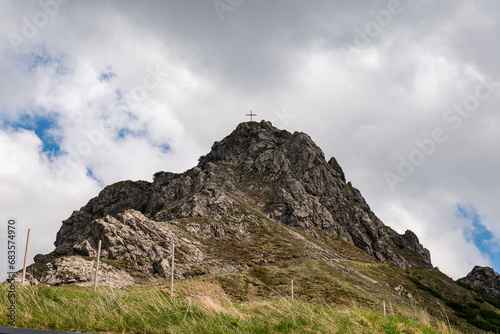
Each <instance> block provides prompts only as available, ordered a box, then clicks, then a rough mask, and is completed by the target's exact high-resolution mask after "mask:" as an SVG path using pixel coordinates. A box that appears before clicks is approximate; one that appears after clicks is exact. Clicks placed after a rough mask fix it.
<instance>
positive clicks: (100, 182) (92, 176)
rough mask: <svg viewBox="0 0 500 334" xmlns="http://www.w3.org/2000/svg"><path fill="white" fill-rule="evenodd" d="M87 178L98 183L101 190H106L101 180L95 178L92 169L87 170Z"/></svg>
mask: <svg viewBox="0 0 500 334" xmlns="http://www.w3.org/2000/svg"><path fill="white" fill-rule="evenodd" d="M87 176H88V177H90V178H91V179H93V180H94V181H96V182H97V183H98V184H99V186H101V188H104V183H103V182H102V180H101V179H99V178H98V177H96V176H95V174H94V171H93V170H92V169H91V168H87Z"/></svg>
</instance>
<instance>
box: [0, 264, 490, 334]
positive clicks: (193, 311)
mask: <svg viewBox="0 0 500 334" xmlns="http://www.w3.org/2000/svg"><path fill="white" fill-rule="evenodd" d="M291 279H293V280H294V292H295V301H294V302H291V301H290V280H291ZM397 285H403V286H404V288H405V289H406V290H407V292H409V293H411V294H412V295H413V296H414V297H415V298H416V299H417V300H418V302H419V303H418V304H417V305H414V304H412V303H411V302H410V300H409V299H408V298H407V297H406V296H405V295H402V296H400V295H399V294H398V293H397V292H396V291H395V290H394V287H395V286H397ZM0 290H1V291H0V305H2V306H1V309H0V324H1V325H3V326H6V325H7V309H6V306H7V287H6V286H5V285H2V286H1V287H0ZM168 293H169V286H168V284H165V285H160V286H155V287H140V288H130V289H114V290H113V289H109V288H100V289H99V292H98V293H97V294H92V291H91V288H80V287H76V286H63V287H44V286H38V287H24V288H20V287H18V306H17V316H18V319H17V325H18V326H19V327H30V328H45V329H56V330H72V331H86V332H112V333H121V332H122V331H123V330H124V329H125V333H134V332H139V333H142V332H146V333H164V332H165V331H167V332H171V333H184V332H204V333H223V332H240V333H248V332H251V333H254V332H257V333H277V332H284V333H304V332H305V333H307V332H314V333H317V332H322V333H330V332H334V333H337V332H338V333H363V332H366V333H369V332H372V333H442V332H446V330H451V329H452V328H456V329H459V330H461V331H462V332H467V333H473V332H480V331H479V330H478V329H477V328H474V327H472V326H471V325H470V324H468V323H467V321H469V322H470V323H472V324H475V325H478V324H479V327H481V325H482V326H483V327H482V328H484V329H490V330H492V331H493V332H495V331H498V328H494V327H492V328H486V326H495V324H496V323H497V321H499V320H500V315H499V313H498V312H499V310H498V309H496V308H495V307H493V306H492V305H491V304H490V303H488V302H486V301H485V300H484V299H481V298H478V297H477V296H475V295H474V294H473V293H472V292H470V291H469V290H467V289H465V288H463V287H461V286H459V285H457V284H455V282H453V281H452V280H451V279H450V278H448V277H447V276H446V275H444V274H442V273H440V272H439V271H434V270H411V271H405V270H402V269H399V268H395V267H392V266H390V265H388V264H379V263H367V262H359V261H333V260H332V261H313V260H308V261H300V262H295V263H292V264H290V263H283V264H281V265H279V264H277V265H275V266H254V267H252V268H250V269H249V270H246V271H241V272H238V273H235V274H231V275H224V276H215V275H209V276H201V277H197V278H194V279H186V280H183V281H180V282H176V283H175V297H176V298H174V299H170V298H169V297H168ZM382 301H385V302H386V305H387V313H388V316H387V317H384V316H383V315H381V313H382ZM497 306H499V305H497ZM450 332H456V333H458V331H456V330H455V329H453V330H451V331H450Z"/></svg>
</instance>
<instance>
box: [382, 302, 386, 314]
mask: <svg viewBox="0 0 500 334" xmlns="http://www.w3.org/2000/svg"><path fill="white" fill-rule="evenodd" d="M383 304H384V317H385V316H386V313H385V300H384V301H383Z"/></svg>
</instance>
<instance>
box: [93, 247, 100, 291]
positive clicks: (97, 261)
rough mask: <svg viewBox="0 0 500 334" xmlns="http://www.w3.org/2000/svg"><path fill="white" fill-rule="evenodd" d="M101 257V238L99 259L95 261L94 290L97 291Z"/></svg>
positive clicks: (98, 250)
mask: <svg viewBox="0 0 500 334" xmlns="http://www.w3.org/2000/svg"><path fill="white" fill-rule="evenodd" d="M100 258H101V240H99V243H98V245H97V260H96V262H95V276H94V292H96V288H97V274H98V273H99V260H100Z"/></svg>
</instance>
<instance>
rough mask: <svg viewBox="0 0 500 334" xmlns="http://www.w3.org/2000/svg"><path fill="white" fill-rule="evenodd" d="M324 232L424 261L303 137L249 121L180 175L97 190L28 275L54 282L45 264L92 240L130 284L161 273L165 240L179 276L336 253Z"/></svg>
mask: <svg viewBox="0 0 500 334" xmlns="http://www.w3.org/2000/svg"><path fill="white" fill-rule="evenodd" d="M297 231H303V232H305V233H306V234H305V235H302V234H300V233H297ZM306 236H307V237H306ZM324 237H328V238H341V239H343V240H345V241H347V242H348V243H351V244H353V245H355V246H357V247H359V248H360V249H362V250H363V251H364V252H366V253H368V254H370V255H371V256H373V258H374V259H376V260H378V261H381V262H392V263H394V264H395V265H397V266H399V267H402V268H432V264H431V260H430V253H429V251H428V250H427V249H425V248H424V247H423V246H422V245H421V244H420V243H419V240H418V238H417V236H416V235H415V234H414V233H413V232H411V231H406V232H405V233H404V234H398V233H397V232H396V231H394V230H392V229H391V228H390V227H388V226H386V225H384V224H383V223H382V222H381V221H380V219H378V218H377V216H376V215H375V214H374V213H373V212H372V211H371V209H370V207H369V206H368V204H367V203H366V202H365V200H364V198H363V197H362V196H361V193H360V192H359V190H358V189H356V188H354V187H353V186H352V185H351V184H350V182H348V183H346V178H345V175H344V172H343V170H342V168H341V167H340V165H339V164H338V162H337V161H336V160H335V159H334V158H331V159H330V160H329V161H328V162H327V161H326V159H325V156H324V154H323V152H322V151H321V149H320V148H319V147H318V146H316V144H315V143H314V142H313V140H312V139H311V138H310V137H309V136H308V135H306V134H304V133H298V132H296V133H293V134H291V133H289V132H287V131H285V130H278V129H276V128H275V127H273V126H272V124H271V123H269V122H264V121H263V122H261V123H257V122H248V123H242V124H240V125H239V126H238V127H237V128H236V130H235V131H233V133H231V134H230V135H229V136H227V137H226V138H224V139H223V140H222V141H219V142H216V143H215V144H214V145H213V146H212V150H211V152H210V153H208V154H207V155H206V156H203V157H201V158H200V160H199V164H198V166H196V167H194V168H192V169H190V170H188V171H186V172H184V173H182V174H175V173H170V172H158V173H156V174H155V175H154V180H153V182H146V181H136V182H133V181H123V182H118V183H116V184H113V185H110V186H108V187H106V188H104V189H103V190H102V191H101V192H100V193H99V195H98V196H97V197H95V198H93V199H91V200H90V201H89V202H88V204H87V205H85V206H84V207H82V208H81V209H80V210H78V211H75V212H73V214H72V215H71V217H69V218H68V219H67V220H65V221H64V222H63V224H62V226H61V228H60V230H59V232H58V233H57V238H56V241H55V246H56V248H55V250H54V252H52V253H50V254H47V255H45V256H37V259H36V262H37V266H36V268H35V269H36V270H35V275H34V276H36V277H37V279H39V280H41V281H42V282H43V281H44V280H45V281H46V282H48V281H49V280H51V279H52V281H50V282H53V284H58V283H62V282H63V281H62V280H59V281H57V280H55V278H53V277H55V276H56V275H55V274H53V275H52V276H51V275H50V274H47V273H50V266H51V265H52V266H53V264H54V261H56V259H58V258H61V257H75V256H76V257H78V256H79V257H84V258H92V257H95V256H96V249H97V242H98V240H102V242H103V244H102V257H103V258H104V259H105V260H106V261H108V262H106V263H107V264H109V265H111V266H115V268H117V270H122V271H126V272H133V270H139V271H140V272H141V275H139V276H140V277H138V276H137V275H136V276H135V277H134V279H136V281H137V279H139V278H140V279H144V280H150V279H154V278H155V277H157V278H165V277H166V276H167V275H168V273H169V271H170V265H169V264H168V261H166V259H167V258H168V257H169V256H170V252H171V250H170V247H171V244H172V242H173V243H174V244H175V245H176V252H177V251H178V254H179V257H178V258H176V268H177V267H178V268H179V271H178V272H177V274H176V275H177V276H176V278H178V279H182V278H184V277H188V276H189V275H192V273H194V272H196V273H203V272H206V273H218V272H227V271H235V270H239V269H241V268H247V267H248V266H252V265H256V264H266V263H273V262H276V261H286V260H290V259H294V258H324V259H332V258H337V259H339V258H342V257H341V256H340V255H339V254H337V253H336V252H335V251H333V250H332V249H329V248H327V247H325V246H324V244H321V245H320V244H318V241H319V240H320V239H322V238H324ZM193 268H197V269H196V270H193ZM67 271H68V270H67ZM132 276H133V275H132ZM54 280H55V281H54ZM139 281H140V280H139Z"/></svg>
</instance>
